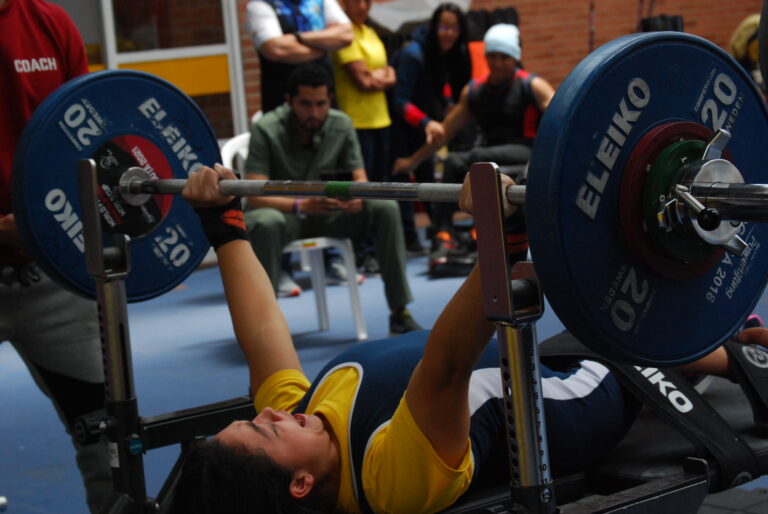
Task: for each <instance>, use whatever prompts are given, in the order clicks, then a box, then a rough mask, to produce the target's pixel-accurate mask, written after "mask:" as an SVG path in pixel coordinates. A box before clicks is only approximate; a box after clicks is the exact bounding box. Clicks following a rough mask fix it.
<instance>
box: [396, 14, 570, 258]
mask: <svg viewBox="0 0 768 514" xmlns="http://www.w3.org/2000/svg"><path fill="white" fill-rule="evenodd" d="M519 40H520V33H519V30H518V28H517V27H516V26H515V25H509V24H503V23H502V24H497V25H494V26H492V27H491V28H489V29H488V31H487V32H486V33H485V36H484V38H483V42H484V44H485V57H486V60H487V61H488V68H489V70H490V71H489V73H488V75H487V76H485V77H483V78H481V79H476V80H471V81H470V82H469V84H467V85H466V86H465V87H464V89H463V90H462V92H461V96H460V98H459V102H458V103H457V104H456V106H455V107H454V108H453V109H452V110H451V112H450V113H449V114H448V116H447V117H446V119H445V121H443V123H442V127H443V134H442V137H440V136H441V134H439V133H437V134H436V136H435V137H433V138H432V141H431V142H430V143H425V144H424V145H422V146H421V147H420V148H419V149H418V150H416V151H415V152H414V153H413V154H411V155H410V156H408V157H403V158H400V159H397V160H396V161H395V168H394V171H393V173H395V174H397V173H411V172H413V170H414V169H416V167H417V166H418V165H419V164H420V163H421V162H422V161H424V160H425V159H427V158H429V157H431V156H432V155H433V154H434V153H435V152H436V151H437V150H438V149H439V148H440V147H441V146H443V145H444V144H446V143H447V142H449V141H450V140H451V138H453V136H454V135H455V134H457V133H458V132H459V131H460V130H461V129H462V128H463V127H465V126H467V125H468V124H470V123H471V122H473V121H476V122H477V124H478V127H479V129H480V132H481V141H480V144H479V145H478V146H476V147H475V148H473V149H471V150H468V151H464V152H449V153H448V157H447V158H446V160H445V162H444V172H443V182H446V183H461V181H462V180H463V179H464V175H465V174H466V172H467V170H469V166H470V165H471V164H472V163H474V162H487V161H492V162H495V163H496V164H498V165H500V166H505V165H520V167H522V166H523V165H525V163H527V162H528V159H529V158H530V155H531V147H532V145H533V138H534V137H535V135H536V128H537V127H538V122H539V119H540V117H541V113H543V112H544V110H545V109H546V108H547V106H548V105H549V101H550V100H551V99H552V97H553V96H554V94H555V90H554V88H553V87H552V86H551V85H550V84H549V83H548V82H547V81H546V80H544V79H543V78H541V77H539V76H538V75H535V74H533V73H530V72H528V71H526V70H524V69H523V68H522V67H521V65H520V58H521V50H520V41H519ZM455 210H456V209H455V206H453V205H451V204H440V205H438V206H436V208H435V210H434V211H435V212H434V218H435V219H434V220H433V231H434V234H435V236H434V240H433V242H432V253H431V255H430V258H429V266H430V270H432V271H434V269H435V268H437V267H439V266H440V265H443V264H445V263H446V261H447V259H448V255H449V252H450V250H452V249H454V248H456V246H457V243H456V240H455V235H454V233H453V228H452V226H453V225H452V218H453V213H454V212H455Z"/></svg>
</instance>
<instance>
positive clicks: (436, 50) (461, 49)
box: [424, 2, 472, 101]
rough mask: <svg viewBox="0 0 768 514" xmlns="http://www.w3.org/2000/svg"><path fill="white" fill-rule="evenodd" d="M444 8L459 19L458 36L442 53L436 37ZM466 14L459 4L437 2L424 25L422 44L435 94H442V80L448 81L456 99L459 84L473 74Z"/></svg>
mask: <svg viewBox="0 0 768 514" xmlns="http://www.w3.org/2000/svg"><path fill="white" fill-rule="evenodd" d="M444 12H450V13H453V14H455V15H456V19H457V20H458V21H459V38H458V39H457V40H456V43H455V44H454V45H453V48H451V49H450V50H448V51H447V52H446V53H443V52H442V50H441V49H440V43H439V42H438V39H437V32H438V27H439V25H440V16H442V14H443V13H444ZM467 33H468V30H467V16H466V15H465V14H464V12H463V11H462V10H461V8H459V6H458V5H456V4H453V3H450V2H446V3H443V4H440V5H438V6H437V8H435V10H434V12H433V13H432V18H431V19H430V20H429V27H428V29H427V39H426V43H425V47H424V63H425V65H426V68H427V70H428V73H429V75H430V77H431V78H432V85H433V87H434V88H435V93H436V94H437V95H442V90H443V84H445V83H446V81H447V82H449V83H450V84H451V92H452V93H453V100H454V101H458V99H459V95H460V94H461V90H462V88H463V87H464V86H465V85H466V83H467V82H469V79H470V77H471V75H472V63H471V61H470V59H469V50H468V48H467V45H468V41H469V39H468V36H467Z"/></svg>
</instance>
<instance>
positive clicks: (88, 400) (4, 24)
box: [0, 0, 112, 511]
mask: <svg viewBox="0 0 768 514" xmlns="http://www.w3.org/2000/svg"><path fill="white" fill-rule="evenodd" d="M87 72H88V61H87V59H86V55H85V46H84V44H83V40H82V38H81V37H80V34H79V33H78V31H77V29H76V28H75V26H74V24H73V23H72V20H71V19H70V18H69V16H68V15H67V14H66V12H64V10H63V9H62V8H61V7H58V6H56V5H53V4H51V3H48V2H45V1H43V0H0V74H1V75H2V76H0V102H2V107H0V111H2V113H3V114H2V116H0V343H2V342H5V341H10V343H11V344H12V345H13V346H14V348H15V349H16V351H17V352H18V353H19V355H20V356H21V358H22V359H23V360H24V362H25V363H26V365H27V367H28V368H29V370H30V373H31V374H32V376H33V377H34V379H35V382H36V383H37V384H38V386H39V387H40V389H41V390H42V391H43V393H45V394H46V396H48V397H49V398H50V399H51V401H52V402H53V404H54V407H55V408H56V411H57V413H58V414H59V417H60V418H61V419H62V422H63V423H64V425H65V427H66V429H67V431H68V432H69V433H70V434H71V433H72V426H73V423H74V422H75V420H76V419H77V418H78V417H80V416H82V415H84V414H89V413H92V412H95V411H98V410H100V409H101V408H103V404H104V376H103V369H102V361H101V343H100V339H99V324H98V318H97V312H96V303H95V302H93V301H90V300H86V299H84V298H81V297H79V296H75V295H73V294H72V293H70V292H68V291H66V290H64V289H62V288H61V287H60V286H58V285H57V284H55V283H54V282H53V281H52V280H51V279H50V278H49V277H47V276H46V275H45V273H43V271H42V270H40V268H38V267H37V266H36V264H35V263H34V262H33V261H32V260H31V259H30V257H29V255H28V254H27V252H26V251H25V249H24V246H23V244H22V242H21V239H20V238H19V233H18V230H17V228H16V222H15V219H14V215H13V209H14V205H12V199H11V173H12V168H13V166H12V164H13V157H14V151H15V149H16V145H17V143H18V141H19V138H20V136H21V133H22V131H23V129H24V126H25V125H26V123H27V120H28V119H29V117H30V116H31V115H32V113H33V111H34V110H35V108H36V107H37V106H38V105H39V104H40V102H42V101H43V100H44V99H45V98H46V97H47V96H48V95H49V94H51V93H52V92H53V91H54V90H56V88H58V87H59V86H60V85H62V84H63V83H64V82H66V81H68V80H70V79H72V78H74V77H77V76H79V75H82V74H84V73H87ZM73 443H74V440H73ZM74 444H75V448H76V452H77V463H78V466H79V467H80V470H81V473H82V475H83V481H84V483H85V487H86V491H87V501H88V506H89V507H90V509H91V510H92V511H96V510H98V508H99V507H100V506H101V504H102V503H103V502H104V501H105V500H106V499H107V497H108V496H109V493H110V491H111V489H112V474H111V468H110V466H109V461H108V458H107V452H106V446H105V443H98V444H94V445H88V446H80V445H78V444H76V443H74Z"/></svg>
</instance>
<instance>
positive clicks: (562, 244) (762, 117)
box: [526, 32, 768, 366]
mask: <svg viewBox="0 0 768 514" xmlns="http://www.w3.org/2000/svg"><path fill="white" fill-rule="evenodd" d="M676 122H694V123H697V124H700V125H703V126H704V127H706V128H708V130H710V131H711V130H714V129H715V128H719V127H720V126H722V127H724V128H726V129H728V130H730V131H731V133H732V136H733V137H732V139H731V141H730V143H729V144H728V149H727V151H728V152H729V156H730V159H731V160H732V162H733V163H734V164H735V165H736V166H737V167H738V168H739V170H740V171H741V173H742V175H743V176H744V179H745V181H746V182H756V183H764V182H766V181H768V180H767V177H766V176H765V174H766V172H765V162H768V144H766V141H767V140H768V113H767V112H766V108H765V105H764V103H763V101H762V99H761V95H760V93H759V91H758V90H757V89H756V88H755V87H754V85H753V84H752V82H751V81H750V79H749V77H748V76H747V75H746V74H745V73H744V72H743V71H742V69H741V68H740V67H739V65H738V64H737V63H736V62H735V61H734V60H733V59H731V58H730V57H729V56H728V55H727V54H726V53H725V52H723V51H722V50H720V49H719V48H718V47H716V46H715V45H713V44H711V43H709V42H707V41H706V40H703V39H701V38H698V37H696V36H691V35H688V34H682V33H672V32H657V33H649V34H636V35H631V36H626V37H623V38H620V39H617V40H615V41H612V42H610V43H607V44H606V45H604V46H602V47H600V48H598V49H597V50H596V51H595V52H594V53H592V54H590V55H589V56H587V57H586V58H585V59H584V60H583V61H582V62H581V63H580V64H579V65H578V66H577V67H576V68H575V69H574V70H573V71H572V72H571V73H570V74H569V75H568V77H566V79H565V81H564V82H563V83H562V85H561V86H560V87H559V88H558V91H557V94H556V95H555V97H554V98H553V100H552V102H551V103H550V105H549V107H548V109H547V111H546V113H545V114H544V116H543V118H542V120H541V125H540V127H539V130H538V134H537V137H536V141H535V144H534V148H533V157H532V159H531V162H530V166H529V173H528V186H527V192H526V195H527V196H526V211H527V222H528V229H529V237H530V244H531V253H532V256H533V260H534V263H535V266H536V269H537V272H538V275H539V277H540V279H541V282H542V288H543V290H544V291H545V294H546V296H547V297H548V299H549V302H550V304H551V305H552V307H553V309H554V311H555V312H556V313H557V315H558V316H559V317H560V318H561V320H562V321H563V323H564V324H565V326H566V327H568V329H570V330H571V331H572V332H573V333H574V334H575V335H576V336H577V337H578V338H579V339H580V340H581V341H582V342H583V343H584V344H586V345H588V346H590V347H591V348H592V349H593V350H595V351H597V352H599V353H601V354H604V355H608V356H612V357H614V358H618V359H621V360H624V361H629V362H634V363H639V364H645V365H653V366H671V365H677V364H682V363H686V362H690V361H693V360H695V359H697V358H699V357H702V356H704V355H705V354H707V353H708V352H710V351H712V350H713V349H715V348H716V347H717V346H718V345H719V344H720V343H721V342H722V341H723V340H724V339H725V338H726V337H728V336H729V335H731V334H733V333H734V332H735V331H737V330H738V328H739V326H740V324H741V322H742V320H743V319H744V318H745V317H746V316H747V315H748V314H749V313H750V312H751V311H752V309H753V308H754V306H755V304H756V303H757V301H758V300H759V298H760V295H761V293H762V291H763V289H764V287H765V284H766V279H767V278H768V251H766V249H765V248H763V244H765V242H766V241H768V238H767V237H766V235H768V234H767V232H768V227H766V226H765V225H762V224H755V223H747V224H745V225H744V227H743V229H744V230H743V232H742V234H741V237H742V238H743V239H744V240H745V241H746V242H747V243H748V245H749V247H748V250H747V252H746V253H745V255H744V256H743V257H741V258H739V257H735V256H733V255H729V254H725V255H724V256H723V257H722V259H720V260H719V261H718V262H716V263H715V264H714V265H713V266H712V267H711V268H710V269H709V271H708V272H705V273H702V274H698V275H696V276H694V277H693V278H688V279H677V280H676V279H674V278H669V277H667V278H665V277H663V276H661V274H660V273H656V272H654V271H653V269H652V268H651V267H649V266H647V265H646V264H644V262H643V260H642V259H639V258H637V256H636V255H633V254H632V252H631V251H630V250H629V249H628V246H627V244H626V242H625V241H626V234H625V233H623V231H622V226H621V223H620V207H621V206H620V205H619V202H618V200H619V196H620V184H621V181H622V177H623V175H624V173H625V164H626V162H627V159H628V157H629V156H630V154H631V153H632V150H633V148H634V147H635V145H637V143H638V141H640V140H641V138H642V136H643V135H644V134H646V133H647V132H648V131H649V130H652V129H653V128H654V127H658V126H661V125H663V124H669V123H676ZM637 194H639V195H640V194H642V191H641V190H638V192H637Z"/></svg>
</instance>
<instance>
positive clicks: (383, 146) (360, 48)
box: [331, 0, 396, 273]
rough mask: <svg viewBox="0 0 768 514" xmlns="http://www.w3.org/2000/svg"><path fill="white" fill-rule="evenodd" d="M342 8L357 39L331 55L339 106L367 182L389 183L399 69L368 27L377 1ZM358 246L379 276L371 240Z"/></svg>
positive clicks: (349, 0) (352, 1)
mask: <svg viewBox="0 0 768 514" xmlns="http://www.w3.org/2000/svg"><path fill="white" fill-rule="evenodd" d="M340 3H341V6H342V8H343V9H344V11H345V12H346V14H347V16H349V19H350V21H351V22H352V30H353V34H354V37H353V39H352V43H351V44H350V45H349V46H347V47H345V48H342V49H340V50H337V51H336V52H333V54H332V55H331V60H332V62H333V78H334V82H335V84H336V101H337V102H338V104H339V109H341V110H342V111H344V112H345V113H347V115H348V116H349V117H350V118H352V125H353V126H354V127H355V133H356V134H357V140H358V142H359V143H360V150H361V152H362V154H363V162H364V163H365V169H366V171H367V173H368V179H369V180H373V181H375V182H382V181H388V180H389V170H390V168H391V166H390V162H391V158H390V156H389V126H390V125H391V124H392V120H391V119H390V117H389V109H388V107H387V97H386V94H385V91H386V90H387V89H389V88H391V87H392V86H394V85H395V80H396V77H395V69H394V68H392V67H391V66H389V65H388V64H387V52H386V50H385V48H384V43H382V42H381V39H380V38H379V36H378V35H377V34H376V31H374V30H373V29H372V28H371V27H369V26H368V25H366V24H365V22H366V20H367V19H368V12H369V11H370V10H371V3H372V0H341V2H340ZM335 179H336V180H338V179H339V178H335ZM342 179H343V180H346V177H342ZM354 244H355V252H356V254H357V258H358V261H359V262H361V263H363V266H364V267H365V271H366V273H378V272H379V264H378V262H377V261H376V259H375V257H374V252H373V244H372V242H371V241H370V239H369V238H366V237H364V236H363V237H358V238H355V240H354Z"/></svg>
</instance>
